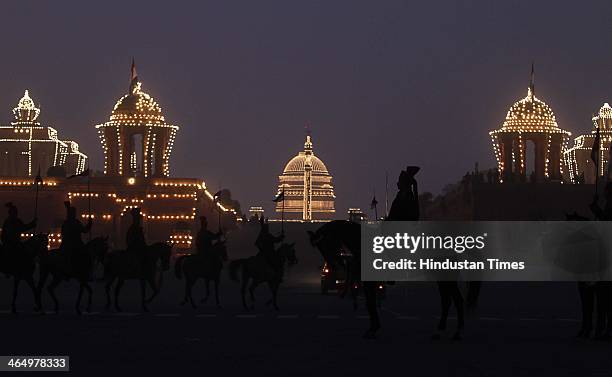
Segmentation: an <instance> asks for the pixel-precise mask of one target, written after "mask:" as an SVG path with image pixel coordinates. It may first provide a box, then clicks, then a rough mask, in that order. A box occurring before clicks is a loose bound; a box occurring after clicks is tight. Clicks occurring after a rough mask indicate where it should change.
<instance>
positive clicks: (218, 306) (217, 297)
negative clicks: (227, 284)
mask: <svg viewBox="0 0 612 377" xmlns="http://www.w3.org/2000/svg"><path fill="white" fill-rule="evenodd" d="M215 301H216V302H217V308H221V303H220V302H219V278H218V277H217V278H216V279H215Z"/></svg>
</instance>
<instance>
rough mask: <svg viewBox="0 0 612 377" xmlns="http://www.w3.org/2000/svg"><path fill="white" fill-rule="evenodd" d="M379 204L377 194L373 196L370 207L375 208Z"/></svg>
mask: <svg viewBox="0 0 612 377" xmlns="http://www.w3.org/2000/svg"><path fill="white" fill-rule="evenodd" d="M377 205H378V200H376V195H374V197H373V198H372V203H370V209H375V208H376V206H377Z"/></svg>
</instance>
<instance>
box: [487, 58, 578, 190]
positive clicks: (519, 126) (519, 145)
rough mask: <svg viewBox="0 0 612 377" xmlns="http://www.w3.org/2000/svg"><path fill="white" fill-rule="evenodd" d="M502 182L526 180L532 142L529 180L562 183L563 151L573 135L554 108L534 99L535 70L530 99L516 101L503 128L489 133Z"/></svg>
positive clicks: (507, 115) (528, 96)
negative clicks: (531, 165)
mask: <svg viewBox="0 0 612 377" xmlns="http://www.w3.org/2000/svg"><path fill="white" fill-rule="evenodd" d="M489 135H490V136H491V140H492V142H493V151H494V153H495V158H496V159H497V166H498V169H499V177H500V180H501V181H502V182H508V181H516V182H521V181H523V182H524V181H526V180H527V179H528V177H527V169H526V166H527V148H528V143H530V142H531V143H533V152H534V153H533V158H534V161H533V167H534V171H533V173H532V176H531V177H529V179H530V180H535V181H536V182H543V181H561V179H562V174H563V151H564V150H565V146H566V143H567V140H568V138H569V136H570V135H571V133H569V132H568V131H564V130H562V129H561V128H559V126H558V124H557V121H556V119H555V114H554V113H553V111H552V109H551V108H550V107H549V106H548V105H547V104H546V103H544V102H543V101H541V100H540V99H538V98H537V97H536V96H535V87H534V77H533V67H532V71H531V80H530V83H529V87H528V89H527V96H526V97H525V98H523V99H521V100H519V101H517V102H515V103H514V104H513V105H512V106H511V107H510V109H509V110H508V113H507V114H506V119H505V121H504V123H503V124H502V127H501V128H499V129H497V130H494V131H491V132H489Z"/></svg>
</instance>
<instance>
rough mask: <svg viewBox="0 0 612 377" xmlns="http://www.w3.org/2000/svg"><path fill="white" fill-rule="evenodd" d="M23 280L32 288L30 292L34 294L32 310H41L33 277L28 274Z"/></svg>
mask: <svg viewBox="0 0 612 377" xmlns="http://www.w3.org/2000/svg"><path fill="white" fill-rule="evenodd" d="M25 281H26V283H27V284H28V286H29V287H30V289H31V290H32V294H33V295H34V311H35V312H39V311H41V310H42V305H41V304H40V295H39V294H38V289H37V288H36V286H35V285H34V279H33V278H32V276H28V277H27V278H26V279H25Z"/></svg>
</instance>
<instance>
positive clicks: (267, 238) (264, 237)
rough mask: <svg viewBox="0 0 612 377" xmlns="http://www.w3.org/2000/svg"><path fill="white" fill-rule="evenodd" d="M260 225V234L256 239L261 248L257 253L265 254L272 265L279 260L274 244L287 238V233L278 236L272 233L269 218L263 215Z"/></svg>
mask: <svg viewBox="0 0 612 377" xmlns="http://www.w3.org/2000/svg"><path fill="white" fill-rule="evenodd" d="M259 226H260V228H259V234H258V235H257V239H256V240H255V246H256V247H257V249H258V250H259V252H258V253H257V254H258V255H261V256H263V257H264V258H265V260H266V261H267V262H268V263H269V264H270V265H272V264H273V263H275V262H276V260H277V258H275V246H274V245H275V244H277V243H279V242H282V241H283V239H285V235H284V234H283V233H281V234H280V235H278V236H274V235H272V233H270V225H269V224H268V220H267V219H264V217H263V215H262V216H261V219H260V220H259Z"/></svg>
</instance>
